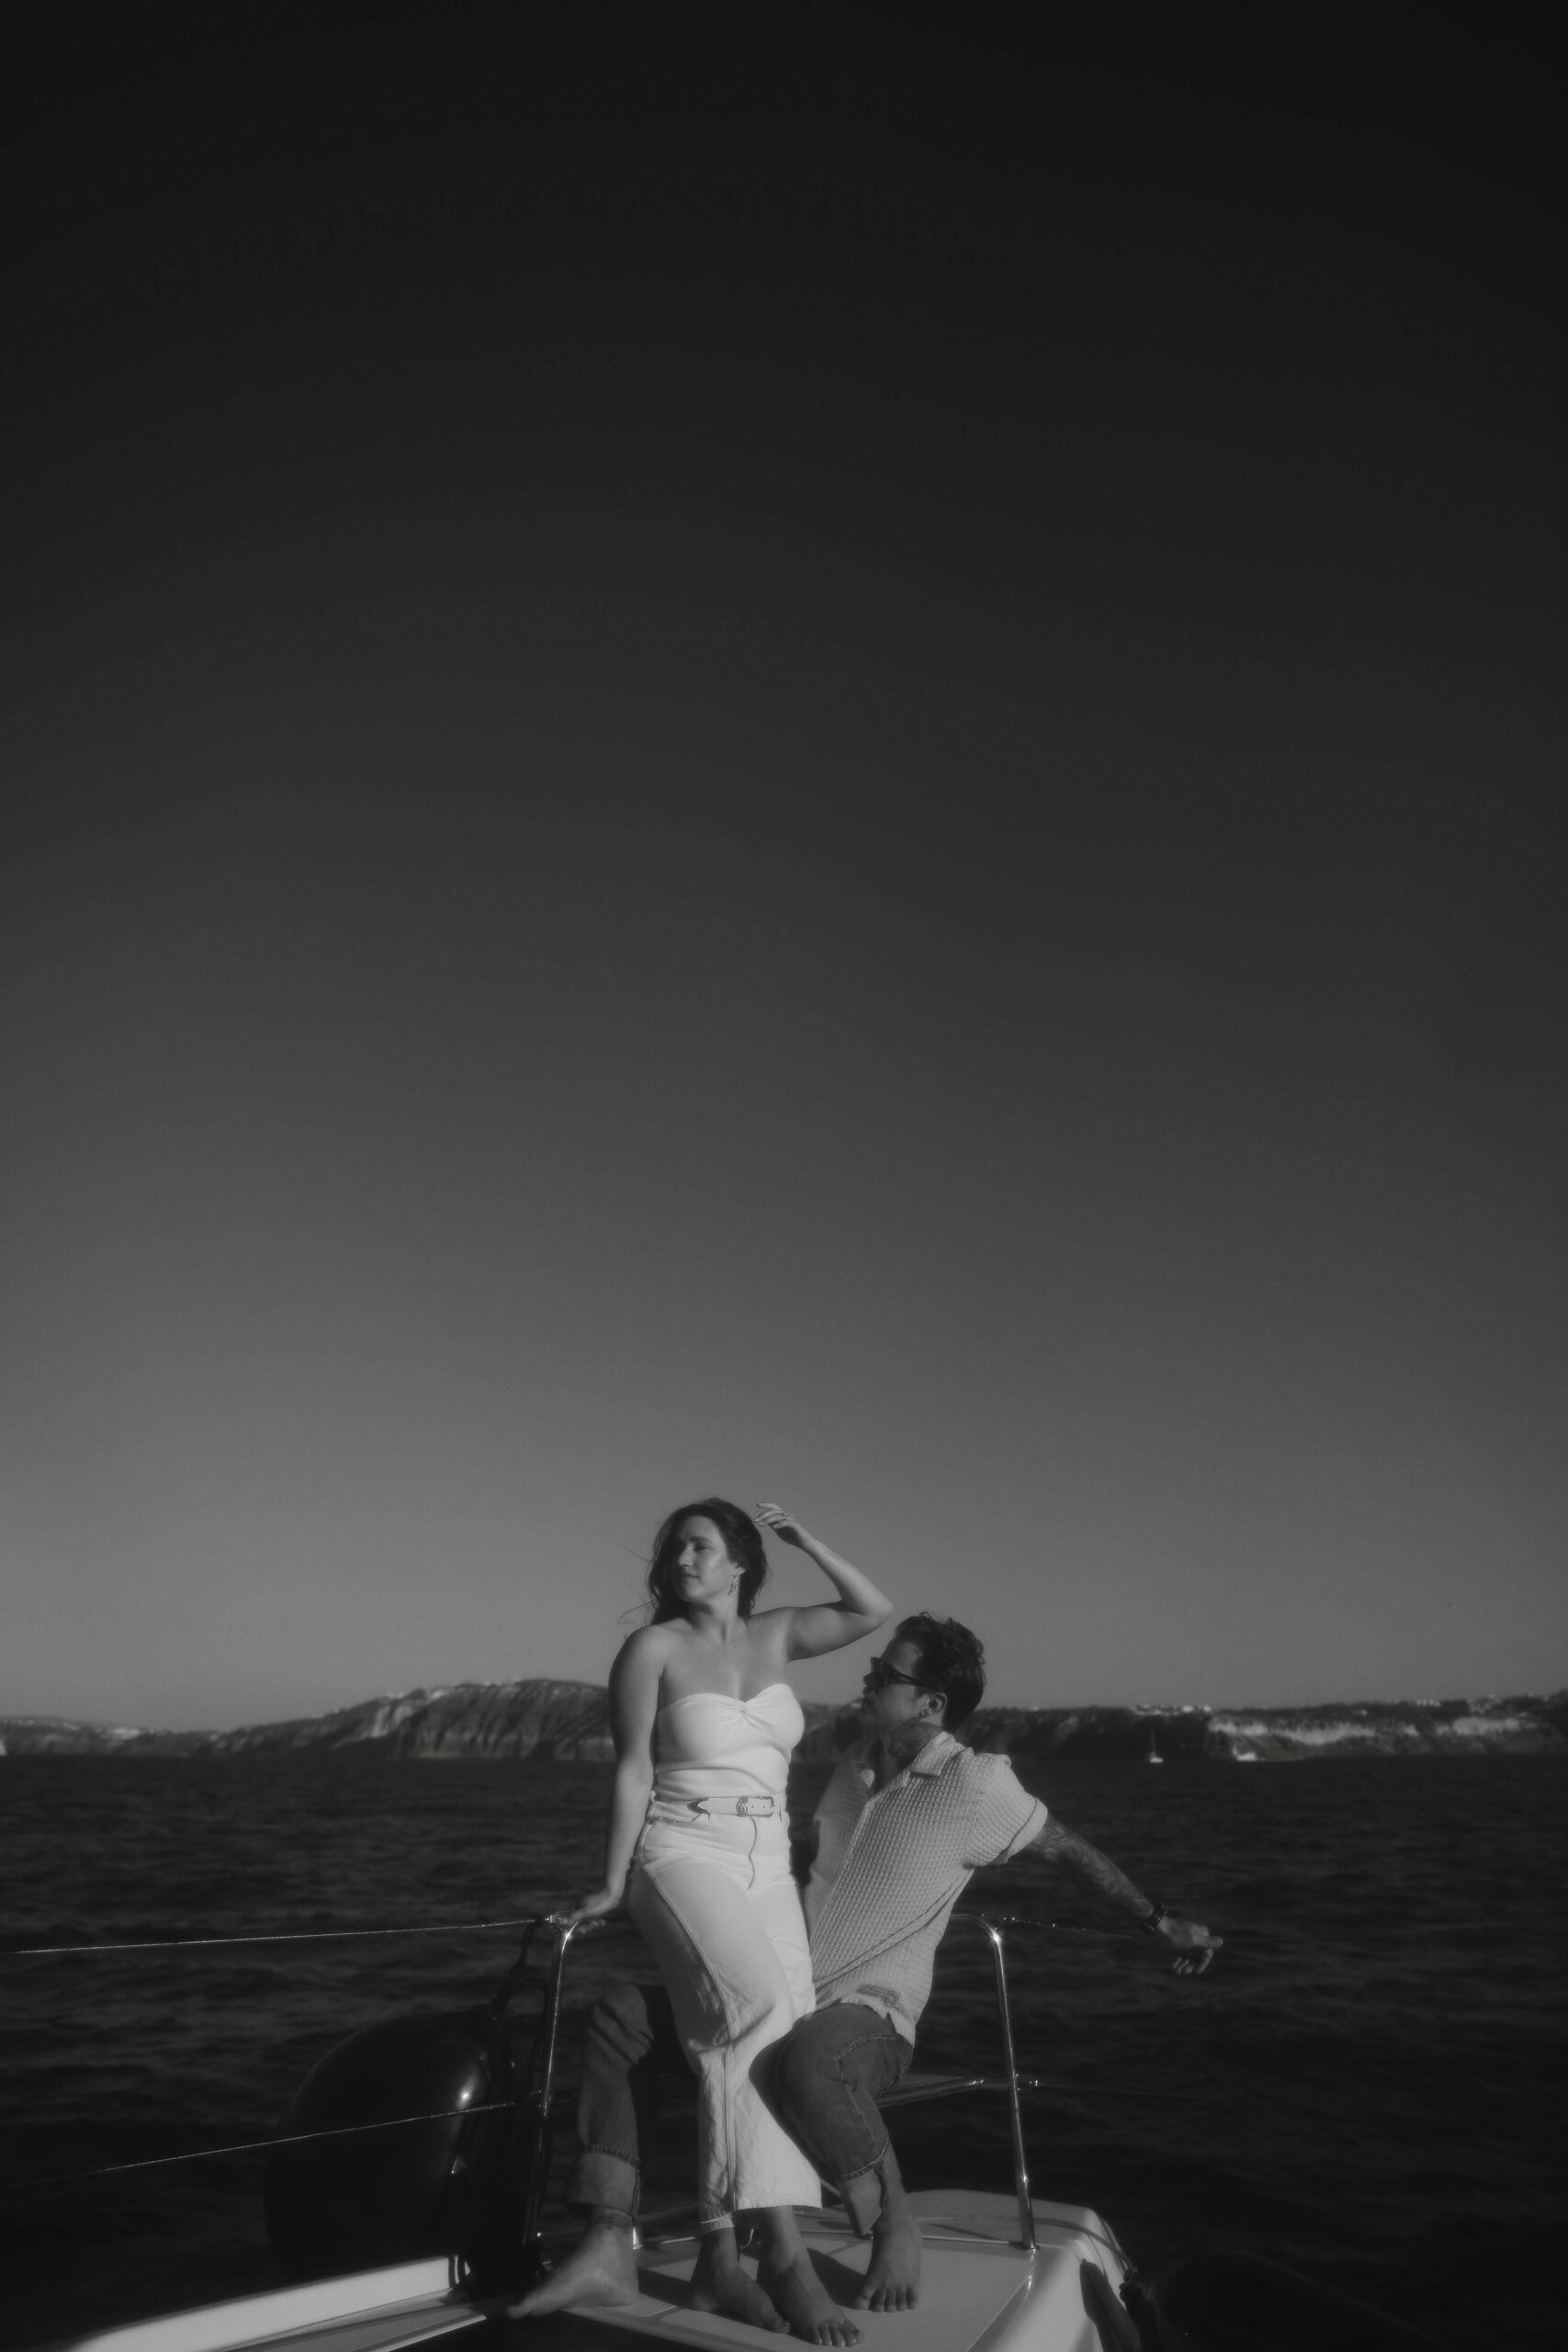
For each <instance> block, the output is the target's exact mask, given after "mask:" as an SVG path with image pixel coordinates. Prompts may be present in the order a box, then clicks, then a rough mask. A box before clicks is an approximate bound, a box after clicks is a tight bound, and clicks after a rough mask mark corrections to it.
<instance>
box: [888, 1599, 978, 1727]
mask: <svg viewBox="0 0 1568 2352" xmlns="http://www.w3.org/2000/svg"><path fill="white" fill-rule="evenodd" d="M894 1638H895V1639H896V1640H899V1641H906V1642H913V1643H914V1644H915V1645H916V1647H917V1648H918V1649H919V1656H920V1680H921V1681H922V1682H923V1683H925V1684H926V1685H927V1686H928V1688H929V1689H931V1690H932V1691H941V1692H942V1697H943V1698H944V1699H945V1700H946V1701H947V1713H946V1714H945V1715H944V1716H943V1718H942V1721H943V1724H944V1725H945V1727H946V1728H947V1730H949V1731H959V1730H962V1728H963V1726H964V1724H966V1723H967V1722H968V1720H969V1718H970V1716H971V1715H972V1714H973V1713H974V1712H975V1710H976V1707H977V1706H978V1705H979V1703H980V1702H981V1700H982V1699H983V1698H984V1697H985V1695H986V1653H985V1651H984V1650H983V1649H982V1648H981V1647H980V1636H979V1635H978V1634H972V1633H971V1632H970V1631H969V1628H968V1626H967V1625H961V1624H960V1623H959V1622H958V1620H957V1618H956V1617H931V1616H928V1615H927V1614H926V1612H925V1611H924V1610H922V1611H920V1613H919V1616H918V1617H906V1618H905V1619H904V1621H903V1623H901V1624H900V1625H899V1627H898V1628H897V1634H895V1636H894Z"/></svg>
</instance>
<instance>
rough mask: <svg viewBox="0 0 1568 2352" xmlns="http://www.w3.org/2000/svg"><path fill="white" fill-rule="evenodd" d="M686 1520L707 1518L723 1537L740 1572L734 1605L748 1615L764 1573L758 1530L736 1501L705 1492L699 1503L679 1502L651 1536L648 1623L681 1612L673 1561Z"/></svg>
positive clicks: (764, 1555)
mask: <svg viewBox="0 0 1568 2352" xmlns="http://www.w3.org/2000/svg"><path fill="white" fill-rule="evenodd" d="M688 1519H711V1520H712V1521H713V1523H714V1525H715V1526H716V1528H717V1530H718V1532H719V1533H720V1535H721V1536H722V1537H723V1538H724V1548H725V1550H726V1551H727V1552H728V1555H729V1556H730V1558H731V1559H732V1560H733V1561H734V1563H735V1565H736V1566H737V1567H738V1568H739V1571H740V1590H739V1596H738V1599H737V1606H738V1608H739V1611H740V1614H741V1616H742V1617H750V1614H751V1610H752V1606H753V1604H754V1602H755V1601H756V1598H757V1594H758V1591H759V1589H761V1586H762V1584H763V1583H764V1582H765V1580H766V1578H767V1574H768V1555H767V1552H766V1549H765V1548H764V1546H763V1543H762V1532H761V1528H760V1527H759V1526H758V1524H757V1522H756V1521H755V1520H754V1519H753V1518H752V1516H751V1514H750V1511H749V1510H741V1508H740V1506H739V1503H727V1502H726V1501H725V1500H724V1498H723V1497H722V1496H720V1495H708V1496H707V1497H705V1499H704V1500H703V1501H702V1502H700V1503H682V1505H681V1508H680V1510H672V1511H671V1514H670V1516H669V1518H668V1519H667V1520H666V1521H665V1522H664V1524H663V1526H662V1527H661V1528H660V1531H659V1532H658V1534H657V1535H656V1536H655V1537H654V1539H653V1560H652V1563H651V1565H650V1566H649V1571H648V1589H649V1592H650V1593H651V1594H652V1596H653V1617H652V1621H651V1622H652V1623H654V1624H655V1625H664V1624H668V1623H669V1621H670V1619H671V1617H682V1616H684V1614H685V1611H684V1610H683V1609H682V1606H681V1600H680V1596H679V1594H678V1593H677V1591H676V1589H675V1562H676V1560H677V1559H678V1558H679V1556H680V1552H681V1529H682V1525H683V1524H684V1522H685V1521H687V1520H688Z"/></svg>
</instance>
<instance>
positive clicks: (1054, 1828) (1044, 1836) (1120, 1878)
mask: <svg viewBox="0 0 1568 2352" xmlns="http://www.w3.org/2000/svg"><path fill="white" fill-rule="evenodd" d="M1032 1852H1034V1853H1036V1854H1038V1855H1039V1856H1040V1859H1041V1860H1042V1861H1046V1862H1057V1863H1060V1864H1061V1866H1062V1867H1063V1868H1064V1869H1066V1870H1069V1871H1072V1873H1073V1875H1074V1876H1075V1878H1081V1879H1082V1880H1083V1882H1084V1883H1085V1885H1086V1886H1090V1887H1092V1888H1093V1889H1094V1891H1095V1893H1096V1894H1102V1895H1103V1896H1104V1897H1105V1899H1106V1901H1107V1902H1108V1903H1113V1904H1114V1905H1116V1908H1117V1909H1118V1910H1119V1911H1130V1912H1133V1913H1134V1914H1137V1915H1140V1916H1141V1915H1142V1914H1143V1913H1144V1912H1145V1911H1146V1910H1147V1909H1148V1907H1149V1905H1148V1899H1147V1897H1146V1896H1145V1895H1143V1894H1140V1893H1139V1891H1138V1889H1137V1888H1136V1887H1135V1886H1134V1883H1133V1882H1132V1880H1131V1879H1130V1878H1129V1877H1128V1876H1127V1873H1126V1871H1119V1870H1118V1869H1117V1867H1116V1865H1115V1863H1114V1862H1113V1861H1112V1860H1111V1857H1110V1855H1109V1854H1102V1853H1101V1852H1100V1849H1099V1847H1098V1846H1091V1845H1090V1844H1089V1839H1088V1838H1080V1837H1079V1836H1078V1834H1077V1830H1076V1829H1069V1828H1068V1827H1067V1826H1066V1823H1065V1822H1060V1821H1048V1822H1047V1823H1046V1825H1045V1826H1044V1828H1043V1830H1042V1831H1041V1833H1040V1835H1039V1837H1038V1838H1036V1839H1035V1840H1034V1844H1033V1847H1032Z"/></svg>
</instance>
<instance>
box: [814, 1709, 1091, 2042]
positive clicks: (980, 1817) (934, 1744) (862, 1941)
mask: <svg viewBox="0 0 1568 2352" xmlns="http://www.w3.org/2000/svg"><path fill="white" fill-rule="evenodd" d="M870 1746H871V1743H870V1742H869V1741H866V1742H863V1743H862V1744H861V1745H860V1746H859V1747H852V1748H850V1749H848V1750H847V1751H846V1753H845V1754H844V1755H843V1756H841V1757H840V1759H839V1767H838V1770H837V1771H836V1772H835V1773H834V1774H833V1777H832V1779H831V1780H830V1781H829V1783H828V1786H827V1789H826V1790H825V1791H824V1792H823V1797H822V1802H821V1804H819V1805H818V1808H817V1825H818V1841H817V1860H816V1861H815V1862H814V1863H813V1865H812V1869H811V1883H810V1884H809V1886H807V1890H806V1924H807V1928H808V1929H809V1931H810V1935H811V1971H812V1974H813V1976H814V1977H815V1978H816V1980H817V2003H818V2007H819V2008H820V2007H826V2005H827V2004H828V2003H829V2001H859V2002H862V2003H863V2005H864V2007H867V2008H870V2009H875V2010H877V2011H878V2012H879V2014H880V2015H881V2016H883V2017H885V2018H889V2019H890V2020H891V2022H892V2023H893V2024H894V2025H895V2026H897V2030H898V2031H899V2032H900V2033H901V2034H902V2035H903V2036H904V2037H905V2039H906V2041H913V2040H914V2038H915V2023H916V2020H917V2018H919V2014H920V2011H921V2010H922V2009H923V2008H924V2007H925V2005H926V2002H927V2000H928V1998H929V1997H930V1994H931V1963H932V1962H933V1961H934V1960H935V1958H936V1948H937V1945H938V1944H939V1943H940V1942H941V1940H942V1929H943V1928H945V1927H946V1925H947V1921H948V1915H949V1914H950V1912H951V1911H952V1909H953V1905H954V1904H955V1903H956V1902H957V1900H958V1898H959V1896H960V1895H961V1894H963V1892H964V1888H965V1887H966V1886H967V1885H968V1883H969V1879H970V1875H971V1873H972V1872H973V1871H977V1870H981V1869H983V1868H984V1867H985V1865H986V1864H987V1862H1006V1861H1010V1860H1011V1859H1012V1857H1013V1855H1014V1854H1016V1853H1018V1852H1019V1851H1020V1849H1021V1848H1022V1847H1024V1846H1027V1845H1029V1844H1030V1843H1031V1841H1032V1839H1034V1838H1038V1837H1039V1835H1040V1832H1041V1831H1042V1829H1043V1827H1044V1826H1045V1808H1044V1806H1043V1804H1041V1802H1040V1800H1039V1798H1038V1797H1032V1796H1031V1795H1030V1793H1029V1792H1028V1790H1027V1789H1025V1788H1022V1787H1021V1786H1020V1784H1019V1782H1018V1781H1017V1780H1016V1778H1015V1777H1014V1774H1013V1769H1012V1766H1011V1765H1010V1763H1009V1762H1008V1759H1007V1758H1006V1757H1005V1756H976V1753H975V1751H974V1749H973V1748H972V1747H964V1746H963V1745H962V1744H961V1743H960V1742H959V1741H958V1740H956V1739H954V1738H953V1735H952V1734H951V1732H938V1734H937V1736H936V1737H935V1738H934V1739H931V1740H928V1741H927V1742H926V1745H925V1746H924V1747H922V1748H920V1749H919V1750H918V1751H917V1753H916V1755H915V1757H914V1758H913V1760H912V1761H911V1762H910V1763H909V1764H908V1765H907V1766H906V1767H905V1769H904V1770H903V1771H902V1772H900V1773H899V1774H898V1775H897V1778H896V1779H895V1780H892V1781H889V1782H888V1783H887V1786H886V1788H885V1789H883V1790H882V1791H881V1792H874V1788H873V1781H874V1772H873V1770H872V1767H871V1765H870V1764H869V1763H868V1762H867V1760H866V1758H867V1754H868V1751H869V1748H870Z"/></svg>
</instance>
